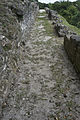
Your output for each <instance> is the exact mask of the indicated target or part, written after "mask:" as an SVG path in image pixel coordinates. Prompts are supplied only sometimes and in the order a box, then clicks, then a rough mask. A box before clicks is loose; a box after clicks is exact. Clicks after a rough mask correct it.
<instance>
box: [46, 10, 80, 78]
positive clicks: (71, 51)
mask: <svg viewBox="0 0 80 120" xmlns="http://www.w3.org/2000/svg"><path fill="white" fill-rule="evenodd" d="M45 10H46V13H47V14H48V18H49V19H50V20H52V21H53V25H54V27H55V30H56V32H57V34H58V36H59V37H64V48H65V51H66V52H67V54H68V57H69V58H70V60H71V62H72V64H73V66H74V67H75V69H76V71H77V73H78V75H79V76H80V52H79V51H80V47H79V45H80V36H78V35H77V34H76V33H75V32H73V31H71V30H70V29H69V28H68V27H67V26H65V25H63V24H62V20H61V19H60V17H59V16H58V14H57V12H56V11H53V10H50V9H49V8H45Z"/></svg>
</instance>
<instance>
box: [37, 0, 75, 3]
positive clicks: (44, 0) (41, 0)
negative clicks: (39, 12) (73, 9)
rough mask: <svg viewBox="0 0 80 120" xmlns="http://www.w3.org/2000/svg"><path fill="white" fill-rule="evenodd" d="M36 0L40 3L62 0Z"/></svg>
mask: <svg viewBox="0 0 80 120" xmlns="http://www.w3.org/2000/svg"><path fill="white" fill-rule="evenodd" d="M38 1H39V2H42V3H54V2H55V1H62V0H38ZM70 1H76V0H70Z"/></svg>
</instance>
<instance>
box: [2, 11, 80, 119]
mask: <svg viewBox="0 0 80 120" xmlns="http://www.w3.org/2000/svg"><path fill="white" fill-rule="evenodd" d="M51 26H52V25H51V22H50V21H49V20H48V18H47V17H46V14H45V12H44V11H43V12H39V14H38V16H37V18H36V21H35V24H34V26H33V28H32V30H31V34H30V36H29V37H28V38H26V35H24V38H23V41H26V42H25V43H24V44H22V46H21V50H20V57H21V61H20V62H19V72H18V74H17V80H16V81H17V82H15V84H13V85H12V86H11V91H10V94H9V96H8V99H7V101H6V104H7V105H6V107H5V108H3V111H2V113H3V117H2V119H1V120H80V82H79V78H78V77H77V75H76V72H75V70H74V69H73V67H72V64H71V63H70V61H69V60H68V57H67V55H66V53H65V50H64V47H63V38H62V37H60V38H59V37H58V36H57V35H56V33H55V30H54V28H52V27H51Z"/></svg>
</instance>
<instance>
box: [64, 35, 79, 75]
mask: <svg viewBox="0 0 80 120" xmlns="http://www.w3.org/2000/svg"><path fill="white" fill-rule="evenodd" d="M64 47H65V50H66V52H67V54H68V56H69V58H70V60H71V62H72V63H73V65H74V67H75V69H76V71H77V72H78V74H79V75H80V36H77V35H72V36H65V37H64Z"/></svg>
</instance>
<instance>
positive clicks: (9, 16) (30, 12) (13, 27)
mask: <svg viewBox="0 0 80 120" xmlns="http://www.w3.org/2000/svg"><path fill="white" fill-rule="evenodd" d="M37 12H38V5H37V3H36V2H30V1H29V0H0V118H1V116H2V109H3V108H4V107H5V106H6V104H7V103H6V100H7V97H8V95H9V91H10V89H13V85H14V84H15V82H16V81H17V79H18V74H19V65H18V63H19V61H20V45H21V42H22V37H23V35H24V33H25V34H26V36H28V32H29V31H30V28H31V26H32V24H33V23H34V20H35V17H36V14H37Z"/></svg>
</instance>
